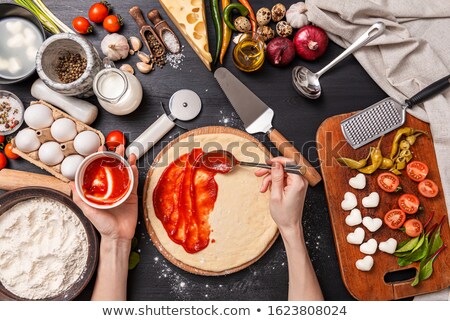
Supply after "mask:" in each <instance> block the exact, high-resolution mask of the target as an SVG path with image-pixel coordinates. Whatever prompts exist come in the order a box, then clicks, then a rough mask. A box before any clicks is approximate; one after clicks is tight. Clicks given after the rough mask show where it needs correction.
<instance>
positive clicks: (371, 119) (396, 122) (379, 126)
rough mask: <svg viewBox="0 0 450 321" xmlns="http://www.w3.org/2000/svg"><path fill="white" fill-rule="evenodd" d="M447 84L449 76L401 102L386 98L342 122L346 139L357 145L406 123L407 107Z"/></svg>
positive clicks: (354, 146)
mask: <svg viewBox="0 0 450 321" xmlns="http://www.w3.org/2000/svg"><path fill="white" fill-rule="evenodd" d="M448 87H450V75H447V76H445V77H444V78H441V79H439V80H437V81H435V82H434V83H432V84H431V85H429V86H427V87H425V88H424V89H422V90H421V91H419V92H418V93H417V94H415V95H414V96H413V97H411V98H410V99H407V100H405V103H404V104H401V103H399V102H398V101H396V100H395V99H393V98H391V97H388V98H386V99H383V100H381V101H379V102H377V103H376V104H374V105H372V106H370V107H368V108H366V109H364V110H362V111H360V112H358V113H356V114H355V115H353V116H350V117H349V118H347V119H345V120H343V121H342V122H341V129H342V132H343V133H344V137H345V139H346V140H347V142H348V143H349V144H350V146H352V147H353V148H354V149H356V148H359V147H361V146H363V145H365V144H367V143H370V142H371V141H374V140H375V139H377V138H379V137H381V136H383V135H384V134H387V133H389V132H391V131H393V130H394V129H396V128H398V127H400V126H402V125H403V124H404V123H405V116H406V108H409V107H412V106H414V105H417V104H419V103H421V102H424V101H425V100H427V99H429V98H431V97H433V96H435V95H437V94H438V93H440V92H441V91H443V90H445V89H447V88H448Z"/></svg>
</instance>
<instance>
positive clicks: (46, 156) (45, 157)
mask: <svg viewBox="0 0 450 321" xmlns="http://www.w3.org/2000/svg"><path fill="white" fill-rule="evenodd" d="M39 159H40V161H41V162H43V163H44V164H46V165H49V166H54V165H57V164H59V163H61V162H62V160H63V159H64V154H63V152H62V150H61V146H60V145H59V144H58V143H56V142H47V143H44V144H42V146H41V148H39Z"/></svg>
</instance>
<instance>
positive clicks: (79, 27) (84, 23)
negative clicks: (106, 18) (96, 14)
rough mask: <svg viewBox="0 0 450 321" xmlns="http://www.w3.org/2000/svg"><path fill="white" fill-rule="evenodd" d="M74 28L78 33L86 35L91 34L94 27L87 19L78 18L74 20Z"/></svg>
mask: <svg viewBox="0 0 450 321" xmlns="http://www.w3.org/2000/svg"><path fill="white" fill-rule="evenodd" d="M72 27H73V29H75V31H76V32H78V33H81V34H82V35H85V34H87V33H91V32H92V30H94V27H92V26H91V24H90V23H89V21H88V20H87V19H86V18H85V17H76V18H75V19H73V20H72Z"/></svg>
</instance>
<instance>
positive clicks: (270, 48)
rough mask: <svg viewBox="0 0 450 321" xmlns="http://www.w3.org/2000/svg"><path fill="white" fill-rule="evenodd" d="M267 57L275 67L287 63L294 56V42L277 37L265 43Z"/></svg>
mask: <svg viewBox="0 0 450 321" xmlns="http://www.w3.org/2000/svg"><path fill="white" fill-rule="evenodd" d="M266 50H267V59H268V60H269V62H270V63H271V64H272V65H274V66H276V67H283V66H286V65H289V64H290V63H291V62H292V60H294V58H295V47H294V43H293V42H292V41H291V40H290V39H288V38H283V37H277V38H274V39H272V40H270V42H269V43H268V45H267V49H266Z"/></svg>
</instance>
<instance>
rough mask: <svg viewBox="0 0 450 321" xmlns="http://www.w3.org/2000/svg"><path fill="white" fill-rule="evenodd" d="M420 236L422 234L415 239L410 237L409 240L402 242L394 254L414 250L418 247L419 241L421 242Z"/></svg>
mask: <svg viewBox="0 0 450 321" xmlns="http://www.w3.org/2000/svg"><path fill="white" fill-rule="evenodd" d="M419 238H420V236H417V237H415V238H413V239H410V240H409V241H406V243H405V242H402V243H400V244H399V246H398V249H397V250H396V251H395V253H394V254H395V255H397V254H399V253H404V252H408V251H412V250H413V249H414V248H415V247H416V245H417V243H418V242H419ZM402 244H403V245H402Z"/></svg>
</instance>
